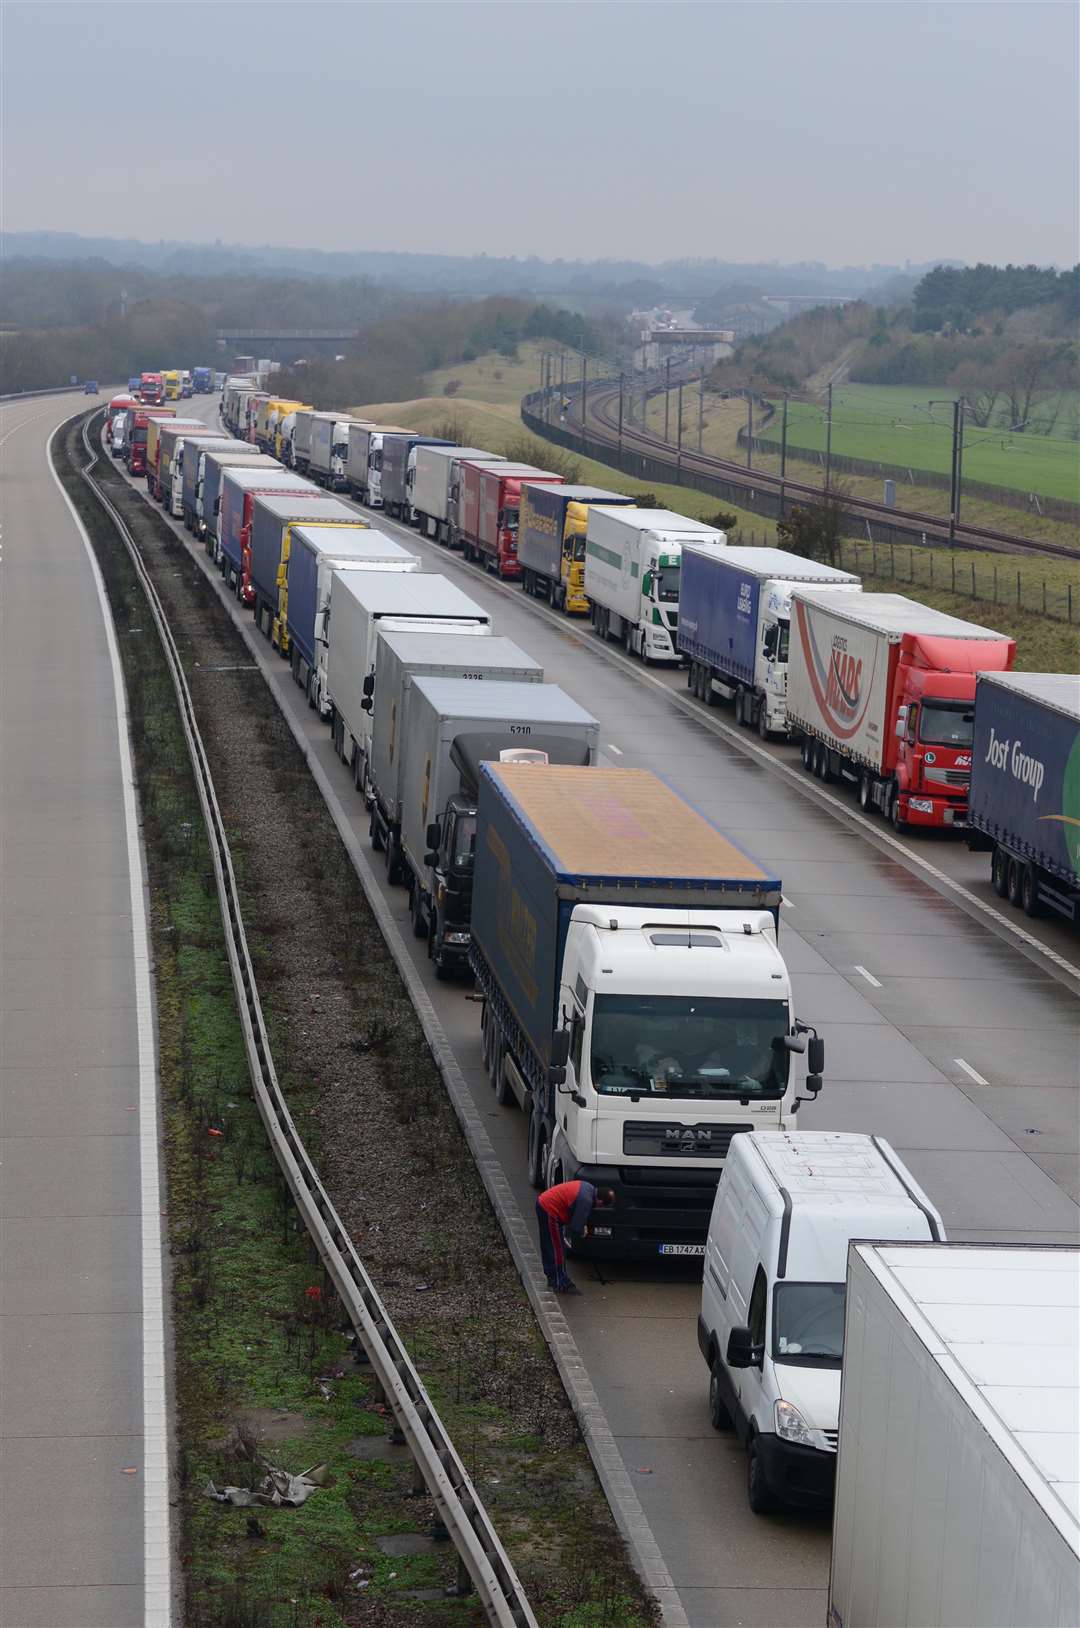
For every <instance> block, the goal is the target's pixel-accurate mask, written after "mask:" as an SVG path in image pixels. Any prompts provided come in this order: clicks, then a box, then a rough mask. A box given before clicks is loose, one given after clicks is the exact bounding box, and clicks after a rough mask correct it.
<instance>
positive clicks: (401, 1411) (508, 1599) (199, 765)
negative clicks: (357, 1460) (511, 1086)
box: [80, 413, 537, 1628]
mask: <svg viewBox="0 0 1080 1628" xmlns="http://www.w3.org/2000/svg"><path fill="white" fill-rule="evenodd" d="M95 417H96V415H95V414H93V413H91V414H89V415H87V417H86V418H85V420H84V422H83V426H82V440H83V445H84V448H85V450H86V453H87V460H88V461H87V463H86V465H85V466H84V467H83V468H82V469H81V470H80V474H81V475H82V477H83V479H84V480H85V481H86V483H87V485H88V486H89V487H90V489H91V491H92V492H93V494H94V496H95V498H96V500H97V502H98V503H99V504H100V505H101V507H102V509H103V511H104V512H105V513H106V514H107V516H108V517H109V520H110V521H111V523H112V525H113V526H114V527H115V529H116V532H117V534H118V535H119V537H120V539H121V541H122V542H123V544H124V547H125V549H126V551H127V554H128V556H129V558H130V560H131V563H132V566H133V568H134V570H135V573H136V575H137V576H138V579H139V582H140V584H141V586H142V589H143V592H144V594H145V596H146V601H147V605H148V607H149V609H150V612H151V615H152V616H153V619H154V624H155V627H156V629H157V633H158V636H159V638H160V641H161V646H162V650H163V652H164V655H165V660H166V664H167V666H168V669H169V673H170V677H171V679H172V683H173V688H174V690H175V693H176V701H177V707H178V710H179V714H180V721H181V725H182V727H183V731H184V738H185V741H186V743H187V749H188V754H189V756H190V759H191V765H192V770H193V774H194V778H195V783H196V786H197V789H198V794H199V801H200V805H201V807H202V812H203V818H204V820H205V823H206V830H207V836H208V840H209V845H210V850H211V855H212V858H213V864H214V875H215V879H216V883H217V891H218V897H219V901H220V905H221V919H222V925H223V928H224V932H225V941H226V947H227V951H228V957H229V965H230V969H231V971H232V978H233V986H234V989H235V993H236V1000H237V1007H238V1010H239V1013H240V1020H241V1025H242V1028H243V1033H244V1045H245V1051H246V1054H247V1061H248V1070H249V1073H250V1076H251V1084H252V1090H253V1092H254V1095H255V1100H256V1103H257V1105H258V1108H259V1113H260V1116H261V1118H262V1120H263V1124H264V1126H265V1127H266V1133H267V1137H268V1138H269V1141H270V1145H271V1148H272V1150H273V1153H274V1156H275V1158H276V1160H277V1163H278V1166H279V1168H280V1170H281V1172H282V1175H283V1176H284V1178H285V1180H286V1182H287V1184H288V1187H289V1190H290V1192H291V1193H292V1196H293V1200H294V1202H295V1204H296V1207H297V1210H298V1211H299V1213H300V1216H301V1218H302V1220H303V1222H304V1225H305V1227H306V1229H307V1232H308V1234H309V1236H310V1238H311V1240H312V1243H313V1244H314V1246H315V1248H316V1250H317V1251H318V1254H319V1256H320V1258H321V1260H322V1262H323V1265H324V1266H325V1268H326V1270H327V1272H328V1274H329V1276H330V1277H331V1279H332V1280H333V1282H334V1285H335V1287H336V1289H337V1291H338V1294H339V1295H340V1297H341V1303H342V1306H343V1307H344V1309H345V1312H346V1315H347V1316H348V1319H349V1322H350V1324H351V1326H352V1328H353V1331H354V1333H355V1336H356V1338H357V1340H358V1341H359V1342H360V1346H361V1347H362V1349H363V1350H364V1352H366V1354H367V1357H368V1360H369V1361H370V1363H371V1367H372V1371H373V1373H374V1375H375V1376H376V1378H377V1380H378V1383H379V1386H380V1387H381V1390H382V1393H383V1396H384V1398H385V1403H386V1406H387V1407H388V1409H389V1410H390V1412H391V1413H392V1415H393V1418H394V1421H395V1424H396V1426H397V1428H398V1430H400V1432H401V1433H402V1435H403V1437H404V1439H405V1442H406V1444H407V1446H408V1447H409V1449H410V1452H411V1453H412V1456H413V1460H414V1462H415V1464H416V1467H417V1471H418V1473H419V1475H421V1476H422V1478H423V1481H424V1484H425V1486H426V1488H427V1491H428V1493H429V1495H430V1497H431V1499H432V1501H433V1503H434V1505H435V1508H436V1510H437V1512H438V1515H439V1517H440V1518H441V1520H442V1522H443V1524H444V1525H445V1527H446V1530H447V1532H448V1533H449V1535H450V1537H451V1539H452V1541H453V1543H454V1545H455V1548H456V1549H457V1553H458V1557H459V1562H460V1568H461V1572H462V1579H461V1581H462V1585H463V1588H464V1586H465V1577H467V1578H468V1581H469V1583H470V1584H471V1586H472V1587H473V1588H474V1589H475V1590H476V1594H477V1597H478V1599H479V1600H480V1602H481V1604H482V1605H483V1608H484V1611H485V1613H486V1615H487V1618H488V1621H489V1622H490V1623H492V1624H495V1625H498V1628H537V1622H536V1617H535V1615H534V1613H533V1611H532V1608H531V1606H530V1604H529V1602H528V1600H527V1598H526V1596H525V1592H524V1589H523V1587H522V1584H521V1581H520V1579H519V1578H518V1576H517V1573H516V1571H515V1570H514V1567H513V1565H512V1564H511V1562H510V1560H509V1557H508V1556H507V1554H506V1551H505V1549H504V1548H503V1545H502V1543H501V1541H500V1539H499V1537H498V1534H497V1533H496V1531H495V1528H494V1526H493V1524H492V1522H491V1519H490V1517H489V1516H488V1514H487V1511H486V1509H485V1508H484V1505H483V1504H482V1502H481V1501H480V1498H479V1496H478V1494H477V1492H476V1489H475V1487H474V1485H473V1483H472V1480H471V1478H470V1476H469V1474H468V1472H467V1471H466V1469H465V1466H464V1464H463V1462H462V1460H461V1458H460V1456H459V1454H458V1452H457V1449H456V1448H455V1446H454V1443H453V1441H452V1440H451V1438H450V1436H449V1434H448V1433H447V1431H446V1428H445V1426H444V1425H443V1423H442V1421H441V1419H440V1418H439V1415H438V1413H437V1412H436V1410H435V1408H434V1406H433V1404H432V1402H431V1399H430V1397H429V1396H428V1393H427V1390H426V1389H425V1387H424V1385H423V1383H422V1381H421V1379H420V1376H419V1374H418V1373H417V1370H416V1368H415V1366H414V1364H413V1362H412V1359H411V1358H410V1356H409V1353H408V1351H407V1349H406V1347H405V1345H404V1343H403V1342H402V1340H401V1338H400V1336H399V1335H398V1333H397V1331H396V1329H395V1328H394V1325H393V1323H392V1321H391V1319H390V1316H389V1313H388V1311H387V1309H386V1307H385V1306H384V1304H383V1302H382V1300H381V1299H380V1297H379V1295H378V1292H377V1290H376V1289H375V1286H374V1284H373V1283H372V1281H371V1278H370V1277H369V1275H368V1273H367V1271H366V1270H365V1268H364V1265H363V1263H362V1261H361V1260H360V1257H359V1255H358V1254H357V1251H356V1249H355V1247H354V1245H353V1243H352V1240H351V1238H350V1237H349V1234H348V1232H347V1231H346V1229H345V1227H344V1225H343V1223H342V1221H341V1219H340V1217H339V1216H338V1213H337V1211H336V1209H335V1208H334V1205H333V1203H332V1201H331V1199H330V1197H329V1194H328V1193H327V1191H326V1188H325V1187H324V1185H323V1183H322V1181H321V1179H320V1176H319V1173H318V1171H317V1169H316V1167H315V1165H314V1163H313V1161H312V1159H311V1157H310V1155H309V1154H308V1152H307V1149H306V1148H305V1146H304V1142H303V1140H302V1138H301V1136H300V1134H299V1132H298V1131H297V1128H296V1125H295V1123H294V1121H293V1118H292V1115H291V1113H290V1111H289V1108H288V1104H287V1103H286V1101H285V1097H284V1093H283V1092H282V1090H281V1087H280V1084H279V1082H278V1077H277V1071H276V1069H275V1066H274V1058H273V1054H272V1051H271V1047H270V1041H269V1037H268V1033H267V1029H266V1025H265V1022H264V1019H263V1012H262V1006H261V1003H260V1000H259V992H258V988H257V986H256V982H255V974H254V968H253V964H252V959H251V955H250V952H249V948H248V942H247V935H246V933H245V929H244V921H243V916H242V913H241V906H240V896H239V890H238V887H237V882H236V877H235V873H234V869H233V860H232V853H231V849H230V845H229V841H228V837H227V835H226V830H225V823H224V819H223V817H222V813H221V809H220V807H219V804H218V798H217V793H216V790H215V786H214V780H213V775H212V772H211V769H210V763H209V758H208V755H207V751H206V748H205V745H204V743H203V739H202V736H201V733H200V731H199V726H198V722H197V719H196V715H195V707H194V703H193V700H192V696H191V692H190V689H189V686H188V682H187V678H186V675H185V673H184V668H183V663H182V659H181V655H180V650H179V647H178V645H177V643H176V641H175V639H174V637H173V634H172V630H171V628H170V626H169V621H168V617H167V615H166V613H165V609H164V606H163V605H162V602H161V599H160V596H159V595H158V592H157V589H156V587H155V585H154V583H153V581H152V579H151V576H150V573H149V571H148V569H147V567H146V565H145V563H144V561H143V558H142V555H141V554H140V552H139V549H138V547H137V546H136V543H135V540H134V538H133V536H132V534H131V532H130V530H129V528H128V526H127V524H126V522H125V521H124V519H123V516H122V515H121V514H120V512H119V510H118V509H117V508H116V507H115V505H114V504H113V503H112V501H111V500H110V498H109V497H108V495H107V493H106V492H105V491H104V490H103V489H102V487H101V485H100V484H99V482H98V481H96V480H95V479H94V476H93V469H94V467H95V465H96V464H97V462H98V459H99V454H98V453H97V452H96V451H95V449H94V446H93V444H92V441H91V438H90V425H91V423H93V422H94V419H95Z"/></svg>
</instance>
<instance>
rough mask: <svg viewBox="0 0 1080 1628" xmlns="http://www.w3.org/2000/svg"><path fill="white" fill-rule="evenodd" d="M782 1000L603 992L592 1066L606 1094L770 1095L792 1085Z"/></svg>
mask: <svg viewBox="0 0 1080 1628" xmlns="http://www.w3.org/2000/svg"><path fill="white" fill-rule="evenodd" d="M787 1028H788V1011H787V1007H786V1005H785V1003H784V1002H783V1001H770V1000H726V999H722V998H717V997H712V996H692V995H649V996H642V995H598V996H597V997H596V1000H595V1003H594V1006H593V1017H592V1037H591V1045H590V1067H591V1070H592V1080H593V1085H594V1087H595V1089H596V1090H597V1091H598V1092H599V1094H600V1095H601V1096H620V1097H628V1096H644V1097H706V1098H729V1099H730V1098H733V1097H734V1098H742V1097H755V1098H772V1097H782V1096H783V1094H784V1092H785V1090H786V1089H787V1082H788V1071H789V1068H790V1060H789V1053H788V1052H787V1050H786V1049H785V1048H784V1047H782V1046H774V1044H773V1041H774V1040H775V1039H777V1038H778V1037H780V1036H782V1035H784V1034H785V1033H786V1031H787Z"/></svg>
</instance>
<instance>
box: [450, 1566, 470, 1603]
mask: <svg viewBox="0 0 1080 1628" xmlns="http://www.w3.org/2000/svg"><path fill="white" fill-rule="evenodd" d="M472 1591H473V1584H472V1578H471V1577H470V1576H469V1572H468V1568H467V1567H466V1565H465V1562H464V1560H462V1558H461V1556H460V1555H458V1563H457V1577H456V1578H455V1580H454V1581H453V1582H452V1583H451V1584H450V1586H449V1588H448V1589H447V1590H446V1597H447V1599H448V1600H463V1599H464V1598H465V1596H466V1595H467V1594H471V1593H472Z"/></svg>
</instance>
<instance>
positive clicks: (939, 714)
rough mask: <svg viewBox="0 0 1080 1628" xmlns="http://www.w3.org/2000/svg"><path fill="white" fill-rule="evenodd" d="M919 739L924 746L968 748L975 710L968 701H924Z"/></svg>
mask: <svg viewBox="0 0 1080 1628" xmlns="http://www.w3.org/2000/svg"><path fill="white" fill-rule="evenodd" d="M921 710H922V718H921V721H920V724H919V739H920V740H921V741H922V743H923V745H924V746H970V745H971V743H972V740H973V738H974V733H975V709H974V707H973V706H972V704H971V702H970V701H933V700H929V701H924V702H923V704H922V709H921Z"/></svg>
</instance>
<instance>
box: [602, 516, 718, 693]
mask: <svg viewBox="0 0 1080 1628" xmlns="http://www.w3.org/2000/svg"><path fill="white" fill-rule="evenodd" d="M684 543H693V545H694V547H695V548H697V549H699V550H701V549H703V548H708V547H716V548H723V547H725V546H726V544H727V537H726V535H725V533H724V532H722V531H717V529H716V527H715V526H707V525H705V524H704V522H703V521H700V520H690V519H688V518H687V516H686V515H684V514H675V513H674V512H673V511H672V510H671V509H632V508H624V507H622V506H620V507H618V508H615V507H610V506H607V505H605V504H603V503H598V504H596V505H595V506H593V505H590V507H589V519H588V529H587V531H586V536H585V593H586V596H587V597H588V599H589V601H590V604H591V610H590V615H591V617H592V623H593V626H594V627H595V629H596V631H597V632H598V633H599V634H600V636H601V637H602V638H608V639H617V640H621V641H622V643H623V644H624V645H625V647H626V650H627V652H628V654H630V655H634V656H640V657H641V659H642V661H644V662H645V663H648V662H651V661H668V662H673V661H678V660H679V653H678V651H677V649H676V648H675V634H676V630H677V628H678V625H679V583H680V568H681V565H682V548H683V544H684Z"/></svg>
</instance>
